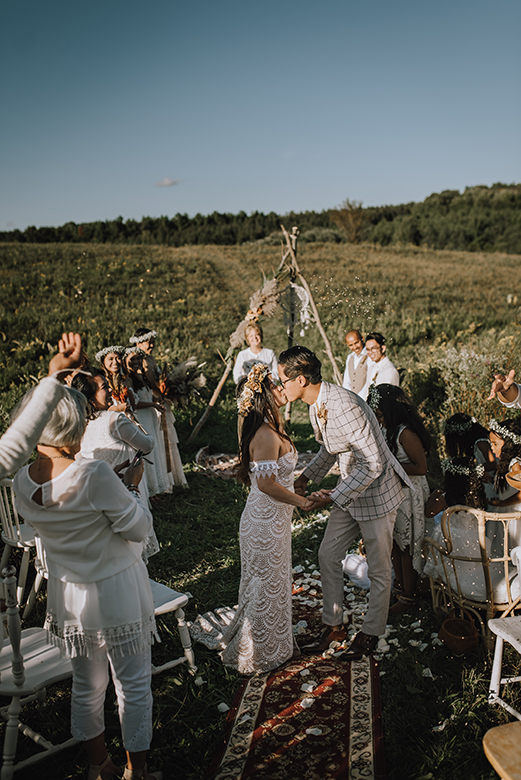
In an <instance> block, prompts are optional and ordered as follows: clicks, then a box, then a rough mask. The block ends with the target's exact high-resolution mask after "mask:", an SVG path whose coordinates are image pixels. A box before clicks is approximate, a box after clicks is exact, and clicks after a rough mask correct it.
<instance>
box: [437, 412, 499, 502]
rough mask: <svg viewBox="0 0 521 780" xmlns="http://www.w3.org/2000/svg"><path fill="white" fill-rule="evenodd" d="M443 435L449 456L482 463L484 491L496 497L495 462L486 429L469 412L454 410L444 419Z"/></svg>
mask: <svg viewBox="0 0 521 780" xmlns="http://www.w3.org/2000/svg"><path fill="white" fill-rule="evenodd" d="M443 435H444V437H445V449H446V451H447V455H448V456H449V458H464V457H467V458H474V459H475V461H476V463H478V464H482V465H483V467H484V469H485V476H484V489H485V493H486V495H487V497H488V498H497V493H496V491H495V489H494V484H493V483H494V472H495V471H496V466H497V463H496V458H495V457H494V453H493V452H492V449H491V446H490V441H489V436H488V431H487V429H486V428H484V427H483V426H482V425H480V424H479V423H478V421H477V420H475V419H474V417H471V416H470V414H465V413H464V412H456V414H453V415H452V416H451V417H449V418H448V420H446V422H445V425H444V428H443Z"/></svg>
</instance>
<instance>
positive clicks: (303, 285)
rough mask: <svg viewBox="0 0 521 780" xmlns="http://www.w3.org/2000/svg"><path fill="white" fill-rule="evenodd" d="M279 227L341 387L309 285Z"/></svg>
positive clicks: (340, 378)
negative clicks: (307, 296)
mask: <svg viewBox="0 0 521 780" xmlns="http://www.w3.org/2000/svg"><path fill="white" fill-rule="evenodd" d="M280 227H281V230H282V232H283V233H284V236H285V238H286V244H287V246H288V250H289V254H290V255H291V261H292V265H293V267H294V269H295V273H296V275H297V276H298V278H299V280H300V283H301V284H302V287H303V288H304V289H305V290H306V292H307V294H308V295H309V302H310V305H311V310H312V312H313V317H314V318H315V322H316V324H317V328H318V330H319V333H320V335H321V336H322V339H323V340H324V344H325V346H326V353H327V356H328V358H329V360H330V361H331V365H332V366H333V375H334V377H335V381H336V383H337V384H339V385H341V384H342V375H341V373H340V371H339V370H338V366H337V364H336V360H335V357H334V355H333V350H332V349H331V344H330V343H329V339H328V337H327V334H326V331H325V330H324V328H323V327H322V323H321V322H320V316H319V314H318V309H317V307H316V305H315V301H314V299H313V295H312V294H311V290H310V288H309V284H308V283H307V282H306V280H305V279H304V277H303V276H302V273H301V270H300V268H299V266H298V263H297V257H296V255H295V252H294V250H293V246H292V241H291V239H290V237H289V234H288V231H287V230H286V228H285V227H284V225H281V226H280Z"/></svg>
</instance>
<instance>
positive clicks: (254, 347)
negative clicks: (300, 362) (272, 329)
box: [233, 322, 279, 384]
mask: <svg viewBox="0 0 521 780" xmlns="http://www.w3.org/2000/svg"><path fill="white" fill-rule="evenodd" d="M244 338H245V339H246V343H247V345H248V347H247V349H243V350H241V351H240V352H239V354H238V355H237V359H236V361H235V365H234V367H233V380H234V382H235V384H237V383H238V382H239V380H240V379H242V377H246V376H248V373H249V372H250V370H251V369H252V368H253V366H254V365H255V364H256V363H262V364H263V365H265V366H268V368H269V370H270V373H271V378H272V379H273V381H274V382H278V379H279V375H278V371H277V366H278V363H277V358H276V355H275V352H274V351H273V350H272V349H268V348H267V347H263V346H262V339H263V333H262V328H261V326H260V325H259V324H258V323H256V322H251V323H250V324H249V325H247V326H246V330H245V332H244Z"/></svg>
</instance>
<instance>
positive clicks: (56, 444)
mask: <svg viewBox="0 0 521 780" xmlns="http://www.w3.org/2000/svg"><path fill="white" fill-rule="evenodd" d="M31 396H32V392H31V391H30V392H29V393H28V394H26V395H25V396H24V398H23V399H22V401H21V403H20V405H19V406H18V408H17V409H16V410H15V416H16V414H20V415H23V413H24V409H26V408H27V406H28V405H29V404H30V403H31V400H32V398H31ZM85 407H86V401H85V398H84V397H83V395H82V394H81V393H79V392H78V391H77V390H73V389H70V388H67V390H66V392H65V393H64V394H63V396H62V398H61V400H60V401H59V402H58V404H57V405H56V407H55V408H54V409H53V412H52V416H51V418H50V420H49V422H48V423H47V425H46V426H45V427H44V429H43V431H42V432H41V434H40V436H39V443H38V448H37V459H36V461H35V462H34V463H32V464H31V465H30V466H26V467H25V468H23V469H21V470H20V471H19V472H18V474H17V475H16V477H15V480H14V489H15V494H16V503H17V507H18V510H19V512H20V513H21V514H22V515H23V516H24V518H25V520H26V521H27V522H28V523H29V524H30V525H32V526H33V528H34V529H35V531H37V533H38V534H39V535H40V537H41V539H42V541H43V544H44V547H45V551H46V554H47V566H48V570H49V579H48V595H47V617H46V628H47V629H48V630H49V632H50V638H51V640H52V642H53V643H54V644H56V645H58V646H59V647H60V648H62V650H63V652H64V653H65V654H66V655H67V657H68V658H70V661H71V665H72V669H73V683H72V695H71V729H72V733H73V736H74V737H75V738H76V739H78V740H80V741H81V742H83V744H84V745H85V749H86V751H87V756H88V759H89V762H90V767H89V772H88V778H89V780H110V779H111V778H113V777H114V776H115V775H116V774H117V773H118V768H117V767H116V765H115V764H114V763H113V762H112V759H111V758H110V756H109V755H108V752H107V747H106V744H105V726H104V699H105V692H106V689H107V685H108V681H109V663H110V670H111V673H112V679H113V681H114V687H115V690H116V697H117V700H118V709H119V717H120V723H121V729H122V734H123V745H124V748H125V750H126V751H127V766H126V768H125V773H124V778H125V780H154V779H155V780H160V778H161V773H154V774H149V772H148V771H147V766H146V754H147V750H148V748H149V746H150V741H151V738H152V692H151V671H152V670H151V657H150V646H151V644H152V641H153V639H154V637H156V627H155V619H154V603H153V598H152V592H151V589H150V583H149V579H148V574H147V570H146V566H145V564H144V563H143V561H142V560H141V551H142V542H143V539H145V537H146V536H147V534H148V533H149V532H150V529H151V526H152V517H151V515H150V512H149V511H148V509H147V507H146V505H145V503H144V501H143V499H142V498H141V494H140V491H139V484H140V480H141V476H142V470H143V468H142V465H139V466H135V467H133V468H129V469H127V471H126V472H125V474H124V477H123V481H120V480H119V479H118V477H117V476H116V474H115V473H114V472H113V471H112V469H111V468H110V466H109V465H108V464H107V463H105V462H104V461H102V460H87V459H85V458H80V459H79V460H75V456H76V454H77V453H78V452H79V449H80V443H81V439H82V437H83V433H84V430H85V422H86V416H85Z"/></svg>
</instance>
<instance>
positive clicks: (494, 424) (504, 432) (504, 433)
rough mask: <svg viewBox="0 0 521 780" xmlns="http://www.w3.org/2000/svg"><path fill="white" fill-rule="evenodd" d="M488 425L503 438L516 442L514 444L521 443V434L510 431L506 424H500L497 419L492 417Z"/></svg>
mask: <svg viewBox="0 0 521 780" xmlns="http://www.w3.org/2000/svg"><path fill="white" fill-rule="evenodd" d="M488 427H489V428H490V430H491V431H494V433H497V435H498V436H499V437H500V438H501V439H510V441H512V442H514V444H521V436H519V434H517V433H513V432H512V431H509V430H508V428H505V426H504V425H500V424H499V423H498V421H497V420H494V419H492V420H491V421H490V422H489V424H488Z"/></svg>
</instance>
